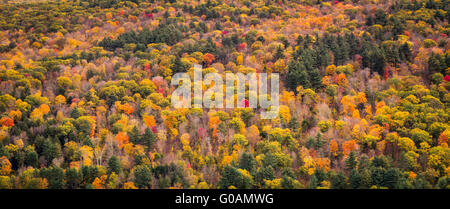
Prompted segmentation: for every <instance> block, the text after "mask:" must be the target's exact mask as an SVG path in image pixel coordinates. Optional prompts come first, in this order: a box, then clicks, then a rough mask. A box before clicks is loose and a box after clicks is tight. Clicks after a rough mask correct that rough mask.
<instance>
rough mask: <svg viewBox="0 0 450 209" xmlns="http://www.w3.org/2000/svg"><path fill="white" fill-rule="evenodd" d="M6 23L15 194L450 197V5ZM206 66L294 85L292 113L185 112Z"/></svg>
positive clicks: (105, 7)
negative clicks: (445, 192)
mask: <svg viewBox="0 0 450 209" xmlns="http://www.w3.org/2000/svg"><path fill="white" fill-rule="evenodd" d="M0 11H1V14H0V188H1V189H46V188H49V189H78V188H81V189H138V188H140V189H145V188H148V189H155V188H186V189H188V188H196V189H217V188H225V189H233V188H238V189H249V188H257V189H259V188H261V189H267V188H269V189H449V188H450V148H449V147H448V138H449V137H450V123H449V119H450V115H449V113H450V54H449V53H450V42H449V41H450V39H449V35H450V26H449V25H448V23H449V21H450V3H449V0H332V1H327V0H194V1H188V0H178V1H177V0H162V1H157V0H130V1H118V0H65V1H44V0H36V1H26V0H24V1H19V0H16V1H14V0H12V1H7V0H3V1H1V3H0ZM194 64H198V65H201V66H202V70H203V72H204V73H207V72H217V73H220V74H225V73H228V72H231V73H238V72H240V73H243V74H248V73H253V72H258V73H260V72H264V73H268V74H272V73H279V75H280V80H281V81H280V92H279V93H280V106H279V114H278V115H277V117H276V118H274V119H261V117H260V114H259V112H260V111H261V110H260V109H253V108H229V109H226V108H174V107H173V106H172V104H171V95H172V93H173V91H174V89H175V86H173V85H171V79H172V76H173V75H174V74H175V73H179V72H186V73H188V74H190V75H192V73H193V70H194ZM212 85H213V84H210V85H206V84H203V85H202V88H203V89H204V90H206V89H208V88H210V87H211V86H212ZM246 93H247V95H248V93H249V92H248V89H247V92H246ZM193 99H195V98H193Z"/></svg>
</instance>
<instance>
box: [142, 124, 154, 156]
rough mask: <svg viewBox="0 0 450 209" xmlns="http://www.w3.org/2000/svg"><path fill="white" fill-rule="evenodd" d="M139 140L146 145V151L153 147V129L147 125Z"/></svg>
mask: <svg viewBox="0 0 450 209" xmlns="http://www.w3.org/2000/svg"><path fill="white" fill-rule="evenodd" d="M141 141H142V142H143V143H144V145H145V146H146V147H147V151H149V150H151V149H153V144H154V143H155V141H156V138H155V134H154V133H153V131H152V130H151V129H150V128H149V127H147V128H146V129H145V132H144V134H143V135H142V140H141Z"/></svg>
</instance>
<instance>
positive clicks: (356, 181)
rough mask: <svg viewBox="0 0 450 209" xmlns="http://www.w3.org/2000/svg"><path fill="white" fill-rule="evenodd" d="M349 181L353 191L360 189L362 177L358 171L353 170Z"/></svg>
mask: <svg viewBox="0 0 450 209" xmlns="http://www.w3.org/2000/svg"><path fill="white" fill-rule="evenodd" d="M348 180H349V183H350V187H351V188H352V189H358V188H359V187H360V185H361V175H359V172H358V170H356V169H353V170H352V172H351V173H350V176H349V179H348Z"/></svg>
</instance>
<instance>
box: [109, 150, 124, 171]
mask: <svg viewBox="0 0 450 209" xmlns="http://www.w3.org/2000/svg"><path fill="white" fill-rule="evenodd" d="M121 171H122V165H120V161H119V158H117V157H116V156H115V155H113V156H112V157H111V158H109V161H108V173H109V174H111V173H113V172H114V173H116V174H119V173H120V172H121Z"/></svg>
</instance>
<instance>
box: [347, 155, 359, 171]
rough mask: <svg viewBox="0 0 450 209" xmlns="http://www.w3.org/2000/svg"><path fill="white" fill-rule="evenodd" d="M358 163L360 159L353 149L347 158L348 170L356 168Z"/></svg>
mask: <svg viewBox="0 0 450 209" xmlns="http://www.w3.org/2000/svg"><path fill="white" fill-rule="evenodd" d="M357 164H358V161H356V155H355V152H354V151H351V152H350V154H349V156H348V157H347V160H345V165H346V167H347V169H348V170H353V169H355V168H356V165H357Z"/></svg>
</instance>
